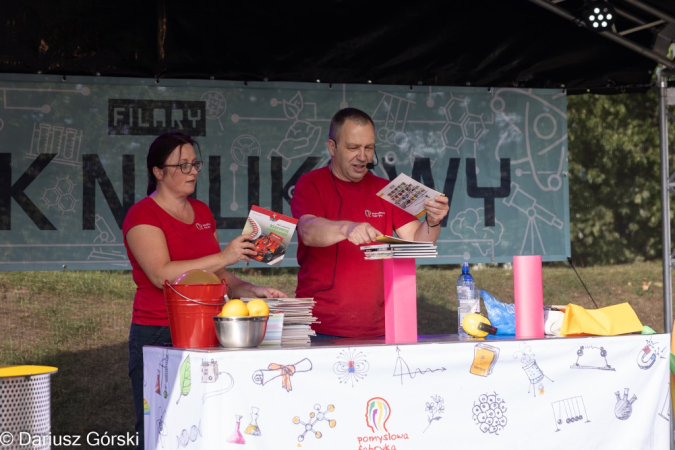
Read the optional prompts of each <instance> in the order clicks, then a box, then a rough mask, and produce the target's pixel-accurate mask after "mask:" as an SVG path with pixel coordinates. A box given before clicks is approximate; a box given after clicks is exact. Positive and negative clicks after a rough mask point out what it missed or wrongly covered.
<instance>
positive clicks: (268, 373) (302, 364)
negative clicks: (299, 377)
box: [252, 358, 312, 392]
mask: <svg viewBox="0 0 675 450" xmlns="http://www.w3.org/2000/svg"><path fill="white" fill-rule="evenodd" d="M310 370H312V361H310V360H309V359H307V358H304V359H301V360H300V361H298V362H296V363H295V364H288V365H283V364H277V363H271V364H270V365H268V366H267V369H260V370H256V371H255V372H253V376H252V379H253V382H254V383H255V384H259V385H260V386H264V385H266V384H267V383H269V382H270V381H272V380H274V379H275V378H278V377H281V387H282V388H283V389H286V391H287V392H291V391H292V390H293V386H292V385H291V377H292V376H294V375H295V374H296V373H298V372H309V371H310Z"/></svg>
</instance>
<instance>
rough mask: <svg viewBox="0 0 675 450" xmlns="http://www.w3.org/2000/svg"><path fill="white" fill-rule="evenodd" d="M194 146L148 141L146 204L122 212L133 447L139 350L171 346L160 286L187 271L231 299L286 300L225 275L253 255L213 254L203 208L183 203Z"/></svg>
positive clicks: (197, 165) (229, 249)
mask: <svg viewBox="0 0 675 450" xmlns="http://www.w3.org/2000/svg"><path fill="white" fill-rule="evenodd" d="M195 147H197V149H199V145H198V144H197V142H196V141H195V140H194V139H192V137H190V136H188V135H186V134H182V133H178V132H172V133H165V134H163V135H161V136H159V137H158V138H157V139H155V141H154V142H153V143H152V145H151V146H150V150H149V151H148V156H147V169H148V191H147V193H148V197H145V198H144V199H142V200H141V201H139V202H138V203H136V204H135V205H134V206H132V207H131V208H130V209H129V212H128V213H127V216H126V217H125V219H124V225H123V226H122V232H123V235H124V245H125V247H126V249H127V254H128V256H129V261H130V262H131V268H132V275H133V278H134V282H135V283H136V286H137V288H136V295H135V296H134V310H133V315H132V319H131V329H130V331H129V377H130V378H131V387H132V391H133V397H134V408H135V410H136V432H137V433H138V447H137V448H143V445H144V439H143V346H144V345H167V346H169V345H171V334H170V331H169V319H168V316H167V312H166V306H165V301H164V293H163V291H162V287H163V284H164V281H165V280H175V279H176V278H178V277H179V276H180V275H182V274H183V273H185V272H187V271H188V270H192V269H204V270H208V271H211V272H213V273H215V274H216V275H217V276H218V278H225V280H226V281H227V283H228V285H229V289H230V291H229V293H230V297H231V298H239V297H268V298H269V297H274V298H279V297H286V294H284V293H283V292H281V291H278V290H277V289H272V288H266V287H263V286H255V285H253V284H250V283H247V282H245V281H243V280H240V279H239V278H237V277H235V276H234V275H233V274H231V273H230V272H228V271H227V270H225V267H226V266H229V265H232V264H235V263H237V262H239V261H241V260H245V261H248V260H249V257H250V256H254V255H255V254H256V251H255V247H254V245H253V244H252V243H250V242H248V241H246V240H245V236H239V237H237V238H235V239H233V240H232V241H230V242H229V243H228V244H227V246H226V247H225V248H224V249H223V250H222V251H221V250H220V244H219V243H218V235H217V233H216V222H215V219H214V218H213V214H212V213H211V211H210V210H209V208H208V206H207V205H206V204H205V203H203V202H201V201H199V200H196V199H193V198H190V197H189V196H190V195H191V194H192V193H193V192H194V190H195V185H196V182H197V174H198V172H199V171H200V170H201V168H202V161H201V160H198V159H197V154H196V152H195ZM200 156H201V152H200ZM200 159H201V158H200Z"/></svg>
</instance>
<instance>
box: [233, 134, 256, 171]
mask: <svg viewBox="0 0 675 450" xmlns="http://www.w3.org/2000/svg"><path fill="white" fill-rule="evenodd" d="M230 153H231V154H232V157H233V158H234V160H235V161H236V162H237V164H239V165H240V166H242V167H248V157H249V156H260V155H261V154H262V149H261V147H260V142H258V140H257V139H256V138H254V137H253V136H251V135H248V134H242V135H241V136H237V138H236V139H235V140H234V141H233V142H232V147H231V148H230Z"/></svg>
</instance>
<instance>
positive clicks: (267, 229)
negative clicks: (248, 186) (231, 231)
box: [242, 205, 298, 266]
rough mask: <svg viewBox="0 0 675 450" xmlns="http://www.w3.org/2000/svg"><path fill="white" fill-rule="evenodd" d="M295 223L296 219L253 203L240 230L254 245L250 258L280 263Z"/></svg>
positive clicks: (272, 263)
mask: <svg viewBox="0 0 675 450" xmlns="http://www.w3.org/2000/svg"><path fill="white" fill-rule="evenodd" d="M297 224H298V219H294V218H293V217H288V216H285V215H283V214H280V213H276V212H274V211H270V210H269V209H265V208H261V207H260V206H256V205H253V207H252V208H251V211H250V212H249V213H248V218H247V219H246V225H245V226H244V231H243V232H242V234H244V235H246V236H248V237H249V239H250V240H251V242H253V245H255V250H256V255H255V256H252V258H253V259H255V260H256V261H260V262H262V263H265V264H268V265H270V266H274V265H277V264H280V263H281V260H282V259H284V255H286V250H287V249H288V246H289V245H290V243H291V238H292V237H293V233H295V227H296V225H297Z"/></svg>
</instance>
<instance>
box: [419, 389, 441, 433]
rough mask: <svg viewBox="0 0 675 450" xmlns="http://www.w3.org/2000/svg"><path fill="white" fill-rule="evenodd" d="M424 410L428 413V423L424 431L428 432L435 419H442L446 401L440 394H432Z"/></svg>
mask: <svg viewBox="0 0 675 450" xmlns="http://www.w3.org/2000/svg"><path fill="white" fill-rule="evenodd" d="M424 411H425V412H426V413H427V422H428V425H427V427H426V428H425V429H424V431H423V432H422V433H426V432H427V430H428V429H429V427H430V426H431V424H432V423H434V421H438V420H441V419H442V418H443V417H442V414H443V413H444V412H445V402H444V400H443V397H441V396H440V395H432V396H431V401H430V402H427V404H426V407H425V408H424Z"/></svg>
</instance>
